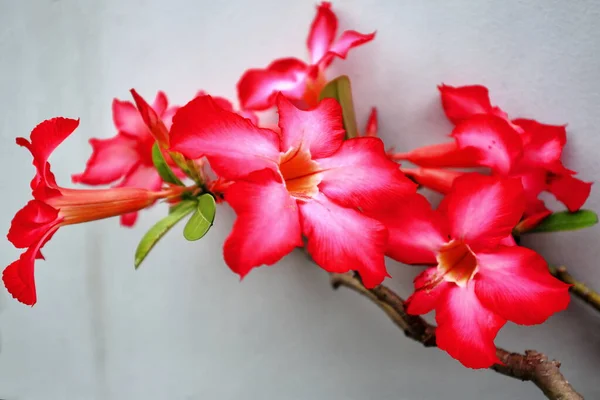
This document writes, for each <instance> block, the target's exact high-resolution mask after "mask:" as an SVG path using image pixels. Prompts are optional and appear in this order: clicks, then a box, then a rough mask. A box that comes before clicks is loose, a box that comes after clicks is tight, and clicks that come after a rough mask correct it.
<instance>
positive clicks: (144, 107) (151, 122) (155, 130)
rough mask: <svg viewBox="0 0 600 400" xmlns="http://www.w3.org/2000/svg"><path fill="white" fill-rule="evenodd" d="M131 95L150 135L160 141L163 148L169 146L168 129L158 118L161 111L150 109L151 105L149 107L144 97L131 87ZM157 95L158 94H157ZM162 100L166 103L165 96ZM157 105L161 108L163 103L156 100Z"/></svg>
mask: <svg viewBox="0 0 600 400" xmlns="http://www.w3.org/2000/svg"><path fill="white" fill-rule="evenodd" d="M131 95H132V96H133V100H134V101H135V105H136V107H137V109H138V111H139V113H140V115H141V116H142V120H143V121H144V124H146V126H147V127H148V129H149V130H150V133H151V134H152V137H154V139H155V140H156V141H157V142H158V143H160V145H161V146H163V147H164V148H168V147H169V131H168V129H167V127H166V126H165V124H164V123H163V122H162V120H161V119H160V116H159V115H160V114H162V112H161V113H160V114H158V113H157V112H156V111H155V110H154V109H152V107H150V105H149V104H148V103H147V102H146V100H144V98H143V97H142V96H140V95H139V94H138V93H137V92H136V91H135V89H131ZM163 95H164V94H163ZM159 96H160V94H159ZM164 101H165V104H166V97H165V99H164ZM158 107H161V108H162V107H163V104H161V102H160V101H159V102H158ZM163 111H164V109H163Z"/></svg>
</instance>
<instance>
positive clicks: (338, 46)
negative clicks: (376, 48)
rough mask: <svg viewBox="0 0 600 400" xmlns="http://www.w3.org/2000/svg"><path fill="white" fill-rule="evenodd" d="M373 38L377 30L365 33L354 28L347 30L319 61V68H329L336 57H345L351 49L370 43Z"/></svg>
mask: <svg viewBox="0 0 600 400" xmlns="http://www.w3.org/2000/svg"><path fill="white" fill-rule="evenodd" d="M373 39H375V32H373V33H367V34H364V33H360V32H356V31H352V30H348V31H345V32H344V33H342V35H341V36H340V37H339V38H338V39H337V40H336V41H335V43H334V44H333V45H332V46H331V47H330V48H329V51H327V53H325V55H324V56H323V57H322V58H321V60H320V61H319V62H318V63H317V64H318V66H319V69H320V70H323V69H324V68H327V67H328V66H329V64H331V62H332V61H333V59H334V58H335V57H339V58H341V59H345V58H346V56H347V55H348V51H350V49H352V48H354V47H357V46H360V45H362V44H365V43H368V42H370V41H371V40H373Z"/></svg>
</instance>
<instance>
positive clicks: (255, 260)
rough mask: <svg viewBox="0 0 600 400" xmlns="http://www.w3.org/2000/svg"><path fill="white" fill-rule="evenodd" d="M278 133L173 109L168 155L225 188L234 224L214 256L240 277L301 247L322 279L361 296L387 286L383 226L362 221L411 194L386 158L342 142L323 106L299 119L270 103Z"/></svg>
mask: <svg viewBox="0 0 600 400" xmlns="http://www.w3.org/2000/svg"><path fill="white" fill-rule="evenodd" d="M277 108H278V110H279V127H280V128H281V133H280V134H279V133H276V132H274V131H272V130H270V129H265V128H259V127H257V126H256V125H254V124H252V123H251V122H250V121H249V120H248V119H245V118H242V117H240V116H239V115H236V114H234V113H232V112H230V111H226V110H224V109H222V108H220V107H219V106H218V105H217V104H216V103H215V101H214V100H213V99H212V98H211V97H210V96H201V97H198V98H196V99H194V100H192V101H191V102H190V103H188V104H187V105H186V106H184V107H183V108H181V109H180V110H179V112H178V113H177V115H176V116H175V119H174V123H173V127H172V129H171V146H172V149H173V150H174V151H178V152H180V153H182V154H183V155H184V156H186V157H188V158H190V159H197V158H199V157H203V156H204V157H206V158H207V160H208V162H209V163H210V166H211V167H212V169H213V170H214V171H215V173H216V174H217V175H218V176H220V177H222V178H223V179H226V180H230V181H233V184H232V185H231V186H229V187H228V188H227V189H226V191H225V200H226V201H227V202H228V203H229V204H230V205H231V207H232V208H233V209H234V211H235V212H236V214H237V220H236V222H235V225H234V227H233V231H232V232H231V234H230V235H229V237H228V238H227V241H226V242H225V246H224V256H225V261H226V263H227V264H228V265H229V267H230V268H231V269H232V270H233V271H234V272H236V273H238V274H239V275H240V276H242V277H243V276H245V275H246V274H247V273H248V272H249V271H250V270H251V269H252V268H254V267H257V266H260V265H263V264H267V265H272V264H274V263H276V262H277V261H279V260H280V259H281V258H282V257H284V256H285V255H286V254H288V253H290V252H291V251H292V250H293V249H294V248H296V247H300V246H302V245H303V242H302V236H305V237H306V238H307V249H308V251H309V253H310V254H311V255H312V257H313V259H314V260H315V262H316V263H317V264H318V265H320V266H321V267H322V268H323V269H325V270H327V271H330V272H344V271H349V270H350V269H356V270H358V271H359V273H360V274H361V277H362V279H363V281H364V283H365V285H366V286H368V287H373V286H375V285H377V284H379V283H381V282H382V281H383V279H384V278H385V277H386V276H387V272H386V269H385V265H384V261H383V258H384V251H385V247H386V238H387V233H386V230H385V228H384V226H383V225H382V224H381V223H380V222H378V221H376V220H374V219H372V218H369V217H367V216H366V215H364V214H363V213H361V212H360V211H359V208H360V209H361V210H363V211H366V210H370V209H373V208H377V207H380V206H384V205H386V204H389V203H391V202H393V201H396V200H395V199H397V197H398V196H399V195H403V194H405V193H414V190H415V185H414V184H413V183H412V182H410V181H409V180H408V179H406V178H405V177H404V176H403V175H402V173H401V172H400V171H399V170H398V168H397V165H395V164H394V163H393V162H391V161H389V160H388V159H387V158H386V155H385V152H384V150H383V143H382V142H381V140H380V139H377V138H366V137H361V138H354V139H350V140H346V141H344V134H345V133H344V130H343V127H342V113H341V108H340V106H339V104H338V103H337V102H336V101H335V100H333V99H325V100H323V101H322V102H321V103H320V104H319V106H318V107H316V108H315V109H312V110H309V111H302V110H299V109H298V108H296V107H295V106H294V105H292V104H291V103H290V101H289V100H287V99H286V98H285V97H284V96H279V97H278V99H277Z"/></svg>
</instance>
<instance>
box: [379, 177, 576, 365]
mask: <svg viewBox="0 0 600 400" xmlns="http://www.w3.org/2000/svg"><path fill="white" fill-rule="evenodd" d="M524 207H525V204H524V198H523V188H522V186H521V183H520V181H519V179H516V178H509V179H501V178H495V177H488V176H483V175H479V174H470V175H469V176H466V177H461V178H457V179H456V180H455V182H454V187H453V189H452V191H451V192H450V193H449V194H448V195H447V196H446V197H445V198H444V200H443V202H442V204H440V207H439V208H438V210H435V211H434V210H432V209H431V207H430V206H429V203H428V202H427V200H425V198H424V197H422V196H420V195H414V196H413V197H412V200H410V201H408V202H407V203H406V204H405V205H404V206H403V207H396V208H394V209H392V210H381V209H380V210H375V212H371V213H370V215H371V216H374V217H376V218H377V219H379V220H380V221H382V222H383V223H384V224H385V225H386V227H387V228H388V231H389V241H388V250H387V253H388V255H389V256H390V257H392V258H394V259H396V260H398V261H400V262H404V263H408V264H425V265H436V266H435V267H432V268H429V269H427V270H425V271H424V272H423V273H421V274H420V275H419V276H418V277H417V278H416V279H415V293H414V294H413V295H412V296H411V297H410V298H409V299H408V307H407V312H408V313H410V314H426V313H428V312H430V311H432V310H435V311H436V321H437V324H438V328H437V331H436V337H437V345H438V347H439V348H441V349H443V350H445V351H447V352H448V354H450V355H451V356H452V357H454V358H455V359H457V360H458V361H460V362H461V363H462V364H464V365H465V366H467V367H470V368H487V367H489V366H491V365H492V364H494V363H497V362H499V360H498V359H497V357H496V348H495V346H494V338H495V337H496V334H497V333H498V331H499V330H500V328H501V327H502V326H503V325H504V324H505V323H506V321H507V320H508V321H512V322H514V323H517V324H520V325H533V324H540V323H542V322H544V321H545V320H546V319H547V318H548V317H550V316H551V315H552V314H554V313H556V312H558V311H561V310H564V309H565V308H566V307H567V305H568V303H569V294H568V288H569V285H566V284H564V283H562V282H561V281H559V280H558V279H556V278H554V277H553V276H552V275H551V274H550V273H549V271H548V265H547V264H546V262H545V261H544V259H543V258H542V257H541V256H540V255H538V254H537V253H535V252H534V251H532V250H529V249H527V248H524V247H519V246H516V245H515V243H514V241H513V240H512V238H511V236H510V234H511V231H512V229H513V227H514V226H515V225H516V224H517V222H518V221H519V220H520V218H521V215H522V213H523V210H524Z"/></svg>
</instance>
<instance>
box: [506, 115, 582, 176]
mask: <svg viewBox="0 0 600 400" xmlns="http://www.w3.org/2000/svg"><path fill="white" fill-rule="evenodd" d="M513 123H514V124H515V125H517V126H519V127H520V128H521V129H523V133H522V134H521V139H522V141H523V146H524V147H523V157H522V158H521V164H523V165H525V166H528V167H533V168H545V169H546V170H548V171H551V172H554V173H556V174H573V171H570V170H568V169H566V168H565V167H564V166H563V165H562V162H561V160H560V159H561V156H562V151H563V147H564V146H565V144H566V143H567V132H566V129H565V126H564V125H546V124H541V123H539V122H537V121H534V120H529V119H516V120H514V121H513Z"/></svg>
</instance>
